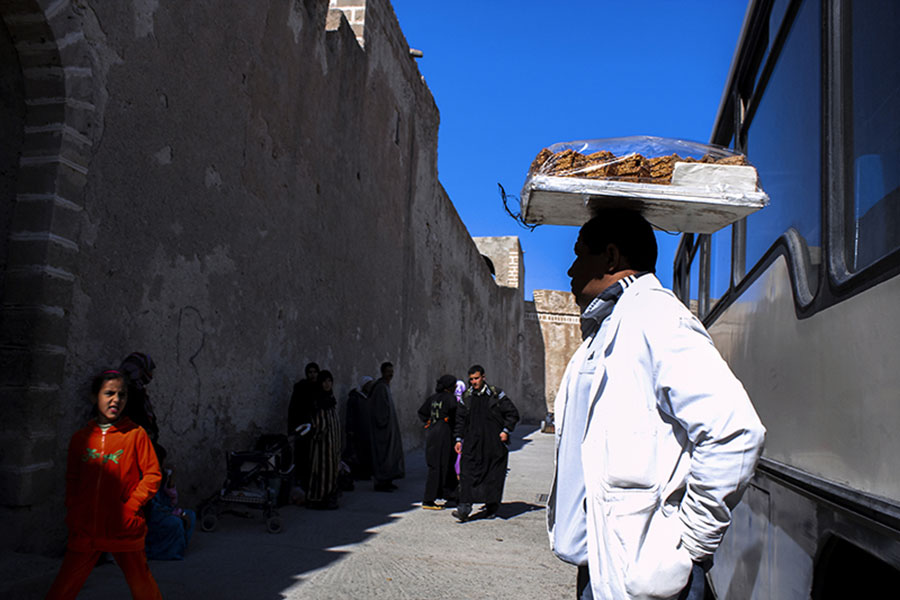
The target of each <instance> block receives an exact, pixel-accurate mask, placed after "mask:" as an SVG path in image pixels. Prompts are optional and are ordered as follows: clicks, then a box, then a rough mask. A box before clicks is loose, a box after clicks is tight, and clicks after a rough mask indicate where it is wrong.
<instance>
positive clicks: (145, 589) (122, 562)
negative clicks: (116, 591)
mask: <svg viewBox="0 0 900 600" xmlns="http://www.w3.org/2000/svg"><path fill="white" fill-rule="evenodd" d="M100 554H102V553H101V552H100V551H97V552H73V551H72V550H66V557H65V558H64V559H63V564H62V567H60V569H59V573H58V574H57V575H56V579H55V580H54V581H53V587H51V588H50V591H49V592H48V593H47V598H46V600H74V599H75V597H76V596H77V595H78V592H79V591H81V586H83V585H84V582H85V581H87V578H88V575H90V574H91V571H92V570H93V569H94V565H96V564H97V560H98V559H99V558H100ZM111 554H112V555H113V557H114V558H115V559H116V564H117V565H119V568H120V569H122V572H123V573H125V581H127V582H128V587H129V588H131V597H132V598H134V599H135V600H162V594H160V593H159V587H158V586H157V585H156V580H155V579H153V575H152V574H151V573H150V567H148V566H147V555H146V554H145V553H144V551H143V550H137V551H134V552H112V553H111Z"/></svg>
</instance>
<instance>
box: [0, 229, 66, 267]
mask: <svg viewBox="0 0 900 600" xmlns="http://www.w3.org/2000/svg"><path fill="white" fill-rule="evenodd" d="M56 220H57V221H58V220H59V219H56ZM43 233H44V232H41V234H43ZM67 239H68V238H67ZM8 256H9V264H11V265H47V266H49V267H52V268H54V269H60V270H62V271H66V272H67V273H75V271H76V270H77V269H78V262H77V261H78V250H77V248H72V247H70V246H68V245H63V244H62V243H59V242H56V241H53V240H49V239H25V240H21V239H15V236H13V239H11V240H10V242H9V255H8Z"/></svg>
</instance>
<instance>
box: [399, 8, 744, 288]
mask: <svg viewBox="0 0 900 600" xmlns="http://www.w3.org/2000/svg"><path fill="white" fill-rule="evenodd" d="M392 3H393V6H394V11H395V12H396V14H397V18H398V19H399V21H400V26H401V27H402V28H403V32H404V34H405V35H406V39H407V41H408V42H409V45H410V46H411V47H412V48H416V49H419V50H422V51H423V52H424V57H423V58H420V59H418V64H419V70H420V71H421V72H422V74H423V75H424V77H425V80H426V83H427V84H428V87H429V88H430V89H431V92H432V94H433V95H434V98H435V101H436V102H437V105H438V109H439V110H440V113H441V127H440V134H439V136H440V137H439V142H438V171H439V178H440V180H441V183H442V184H443V185H444V187H445V188H446V190H447V192H448V194H449V195H450V198H451V199H452V201H453V204H454V205H455V206H456V209H457V211H458V212H459V214H460V217H462V220H463V222H464V223H465V225H466V227H467V228H468V230H469V233H471V234H472V235H473V236H490V235H518V236H519V238H520V240H521V243H522V247H523V250H524V251H525V297H526V299H530V298H531V295H532V291H533V290H535V289H562V290H567V289H569V279H568V277H566V274H565V272H566V270H567V269H568V267H569V264H570V263H571V261H572V256H573V255H572V246H573V245H574V243H575V237H576V235H577V229H576V228H574V227H563V226H550V225H545V226H541V227H538V228H537V229H535V230H534V231H533V232H529V231H528V230H526V229H522V228H521V227H519V226H518V225H517V224H516V223H515V222H514V221H513V220H512V219H511V218H510V217H509V216H507V215H506V213H505V212H504V210H503V206H502V203H501V201H500V196H499V193H498V189H497V184H498V183H500V184H502V185H503V186H504V187H505V188H506V190H507V192H511V193H513V194H515V195H516V196H518V195H519V192H520V190H521V188H522V184H523V183H524V181H525V175H526V172H527V170H528V166H529V165H530V164H531V161H532V160H533V159H534V156H535V155H536V154H537V153H538V152H539V151H540V150H541V148H544V147H545V146H549V145H550V144H553V143H556V142H563V141H570V140H580V139H592V138H606V137H621V136H627V135H656V136H661V137H674V138H683V139H690V140H697V141H701V142H706V141H708V140H709V136H710V132H711V130H712V125H713V121H714V120H715V116H716V112H717V110H718V106H719V100H720V98H721V95H722V89H723V88H724V86H725V79H726V77H727V75H728V69H729V66H730V64H731V58H732V56H733V54H734V49H735V46H736V45H737V39H738V36H739V35H740V30H741V25H742V22H743V17H744V12H745V11H746V8H747V0H705V1H699V0H696V1H695V0H669V1H664V0H645V1H643V2H629V3H626V2H620V1H614V0H594V1H580V0H573V1H569V2H565V3H556V2H547V1H546V0H544V1H538V0H518V1H515V2H514V1H512V0H502V1H494V2H491V1H484V0H482V1H480V2H475V1H472V0H456V1H454V2H446V1H441V2H438V1H434V0H392ZM657 238H658V240H659V242H660V257H659V261H658V262H657V271H658V273H659V275H660V279H661V280H662V282H663V284H665V285H667V286H669V285H670V284H671V280H672V260H673V258H674V252H675V247H676V245H677V243H678V238H677V236H673V235H668V234H664V233H660V234H658V236H657Z"/></svg>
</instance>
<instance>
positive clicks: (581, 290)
mask: <svg viewBox="0 0 900 600" xmlns="http://www.w3.org/2000/svg"><path fill="white" fill-rule="evenodd" d="M609 270H610V265H609V260H608V257H607V254H606V253H603V254H591V250H590V248H588V246H587V244H585V243H584V242H582V241H581V237H579V238H578V241H577V242H575V260H574V261H573V262H572V266H571V267H569V270H568V272H567V273H566V274H567V275H568V276H569V277H570V278H571V288H572V293H573V294H575V302H576V303H577V304H578V306H579V307H581V310H584V309H585V308H587V305H588V304H590V303H591V300H593V299H594V298H596V297H597V296H598V295H599V294H600V292H602V291H603V290H605V289H606V288H608V287H609V286H610V285H612V284H613V283H615V279H614V278H612V276H611V274H610V273H609Z"/></svg>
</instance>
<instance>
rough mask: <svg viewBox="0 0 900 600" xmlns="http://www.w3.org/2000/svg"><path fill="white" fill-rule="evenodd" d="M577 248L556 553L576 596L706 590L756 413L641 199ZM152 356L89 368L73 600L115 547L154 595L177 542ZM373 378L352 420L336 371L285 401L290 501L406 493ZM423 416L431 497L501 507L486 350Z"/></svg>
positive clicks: (314, 370)
mask: <svg viewBox="0 0 900 600" xmlns="http://www.w3.org/2000/svg"><path fill="white" fill-rule="evenodd" d="M574 251H575V259H574V261H573V263H572V265H571V267H570V268H569V270H568V275H569V277H570V279H571V289H572V292H573V294H574V296H575V299H576V302H577V303H578V305H579V307H580V309H581V311H582V314H581V330H582V338H583V342H582V344H581V346H580V347H579V348H578V350H577V351H576V352H575V354H574V355H573V356H572V357H571V359H570V361H569V363H568V366H567V367H566V371H565V374H564V376H563V379H562V382H561V384H560V387H559V391H558V393H557V396H556V401H555V417H556V422H555V442H556V443H555V454H554V461H555V462H554V477H553V481H552V484H551V486H550V487H551V489H550V494H549V499H548V504H547V526H548V534H549V542H550V548H551V550H552V552H553V553H554V554H555V555H556V556H557V557H559V558H560V559H561V560H563V561H565V562H566V563H569V564H571V565H573V566H574V567H575V569H573V578H574V579H575V582H576V595H577V598H578V599H579V600H587V599H593V598H596V599H598V600H601V599H604V600H620V599H626V600H628V599H633V600H653V599H659V600H700V599H702V598H704V595H705V594H706V585H705V582H706V571H707V570H708V569H709V568H710V566H711V564H712V558H713V556H714V554H715V552H716V549H717V548H718V546H719V545H720V543H721V541H722V538H723V536H724V535H725V532H726V531H727V529H728V527H729V526H730V524H731V520H732V511H733V510H734V508H735V506H736V505H737V503H738V502H739V501H740V499H741V496H742V494H743V491H744V489H745V488H746V486H747V484H748V482H749V480H750V478H751V477H752V475H753V473H754V470H755V468H756V464H757V461H758V459H759V457H760V455H761V452H762V447H763V443H764V439H765V428H764V427H763V425H762V423H761V422H760V420H759V417H758V416H757V414H756V412H755V410H754V408H753V406H752V404H751V402H750V399H749V398H748V396H747V394H746V392H745V390H744V388H743V386H742V385H741V383H740V382H739V381H738V379H737V378H736V377H735V376H734V374H733V373H732V372H731V370H730V369H729V367H728V365H727V364H726V363H725V361H724V360H723V359H722V357H721V356H720V354H719V353H718V351H717V350H716V348H715V347H714V345H713V343H712V340H711V339H710V337H709V334H708V333H707V331H706V330H705V328H704V327H703V325H702V324H701V323H700V322H699V320H698V319H697V318H696V317H695V316H694V315H693V314H691V312H690V311H689V310H688V309H687V308H686V307H685V306H684V304H682V303H681V302H680V301H679V300H678V299H677V298H676V297H675V295H674V294H672V293H671V292H670V291H669V290H667V289H665V288H663V287H662V285H661V284H660V282H659V280H658V279H657V278H656V276H655V275H654V271H655V264H656V257H657V247H656V240H655V237H654V234H653V230H652V227H651V225H650V224H649V223H648V222H647V221H646V220H645V219H644V218H643V217H642V216H641V215H640V214H639V213H638V212H633V211H629V210H625V209H604V210H601V211H599V212H597V214H596V216H594V217H593V218H592V219H591V220H590V221H588V222H587V223H585V224H584V225H583V226H582V227H581V229H580V230H579V235H578V239H577V241H576V243H575V248H574ZM154 366H155V365H154V363H153V361H152V360H151V359H150V358H149V356H147V355H145V354H141V353H133V354H132V355H129V357H127V358H126V360H125V361H123V363H122V364H121V365H120V366H119V367H118V368H116V369H109V370H105V371H103V372H101V373H100V374H98V375H97V376H96V377H95V378H94V379H93V381H92V386H91V399H92V402H93V406H94V418H93V419H92V420H91V421H90V423H89V424H88V425H87V426H86V427H85V428H83V429H81V430H79V431H78V432H76V433H75V435H74V436H73V437H72V440H71V443H70V446H69V453H68V465H67V470H66V507H67V511H68V514H67V516H66V524H67V526H68V529H69V539H68V545H67V550H66V555H65V558H64V560H63V564H62V567H61V568H60V571H59V574H58V575H57V578H56V580H55V581H54V583H53V587H52V588H51V590H50V592H49V594H48V596H47V598H53V599H58V598H75V596H76V595H77V593H78V591H79V589H80V588H81V586H82V585H83V584H84V582H85V580H86V579H87V577H88V575H89V574H90V572H91V569H92V568H93V566H94V565H95V564H96V563H97V561H98V560H100V559H101V556H102V555H103V554H104V553H110V554H112V556H113V557H114V558H115V561H116V563H117V564H118V565H119V567H120V568H121V569H122V571H123V572H124V574H125V578H126V580H127V582H128V585H129V587H130V589H131V593H132V596H133V597H134V598H141V599H144V598H154V599H156V598H161V594H160V592H159V589H158V586H157V585H156V582H155V581H154V579H153V576H152V574H151V573H150V570H149V568H148V566H147V558H148V556H151V555H153V553H154V552H162V554H163V556H165V557H169V558H179V557H180V556H183V553H184V548H185V547H186V545H187V543H188V541H189V540H190V536H191V531H192V530H193V525H194V516H193V514H192V513H191V512H190V511H186V510H183V509H181V508H179V507H178V506H177V494H176V493H175V487H174V478H173V475H174V469H173V468H172V467H170V466H167V463H166V454H167V453H166V450H165V448H164V447H163V446H162V444H161V443H160V436H159V426H158V422H157V420H156V415H155V413H154V411H153V407H152V405H151V403H150V399H149V395H148V394H147V385H148V384H149V383H150V381H151V379H152V377H153V369H154ZM380 375H381V376H380V378H378V379H377V380H376V379H373V378H371V377H363V378H362V379H361V380H360V381H359V385H358V387H357V388H355V389H354V390H352V391H351V392H350V394H349V396H348V399H347V404H346V413H345V415H344V418H343V419H341V418H340V417H339V416H338V410H337V401H336V398H335V396H334V379H333V376H332V374H331V373H330V372H329V371H327V370H320V369H319V366H318V365H317V364H316V363H309V364H308V365H306V369H305V379H303V380H301V381H299V382H297V384H296V385H295V386H294V389H293V393H292V396H291V400H290V405H289V410H288V415H287V429H288V432H289V434H291V435H292V436H294V438H295V443H294V455H293V460H294V469H293V471H292V477H293V481H292V484H293V487H294V491H295V492H296V493H295V494H293V495H292V496H293V499H294V500H295V501H296V502H298V503H301V502H302V503H304V504H305V505H306V506H308V507H309V508H313V509H334V508H337V507H338V502H339V496H340V493H341V488H342V487H343V488H345V489H350V488H351V487H352V485H353V483H352V481H353V480H355V481H364V480H371V481H372V482H373V483H372V486H373V489H374V490H375V491H377V492H385V493H390V492H392V491H394V490H396V489H397V486H396V484H395V481H397V480H399V479H401V478H403V477H404V475H405V465H404V453H403V444H402V441H401V437H400V427H399V421H398V417H397V409H396V407H395V405H394V401H393V396H392V393H391V385H390V384H391V380H392V378H393V375H394V366H393V365H392V364H391V363H389V362H386V363H384V364H382V365H381V369H380ZM417 412H418V416H419V418H420V419H421V421H422V424H423V427H424V428H425V454H426V462H427V466H428V474H427V479H426V483H425V489H424V492H423V497H422V508H423V509H427V510H441V509H443V508H445V507H448V506H453V505H455V506H456V509H455V510H454V511H453V513H452V514H453V517H454V518H455V519H456V520H457V521H459V522H461V523H466V522H468V521H471V520H474V519H475V518H476V515H473V514H472V510H473V506H474V505H475V504H483V506H484V507H483V509H482V511H481V512H480V513H478V516H479V517H491V516H494V515H496V514H497V511H498V509H499V508H500V506H501V501H502V497H503V487H504V482H505V478H506V473H507V466H508V457H509V442H510V433H511V432H512V431H513V429H514V427H515V426H516V423H517V422H518V420H519V414H518V411H517V410H516V407H515V405H514V404H513V402H512V401H511V400H510V398H509V397H508V396H507V395H506V394H505V393H504V391H503V390H502V389H500V388H499V387H497V386H495V385H492V384H489V383H488V382H487V381H486V373H485V369H484V367H482V366H481V365H477V364H476V365H473V366H472V367H471V368H470V369H469V370H468V385H466V383H464V382H463V381H460V380H458V379H457V378H456V377H455V376H453V375H449V374H448V375H442V376H440V377H439V378H438V379H437V381H436V385H435V391H434V393H433V394H431V395H429V396H428V397H427V398H426V399H425V400H424V402H423V403H422V405H421V406H420V408H419V410H418V411H417ZM301 431H302V432H303V433H304V434H305V435H300V434H299V432H301ZM348 480H349V481H348ZM342 481H343V483H342ZM154 514H157V515H158V516H159V522H160V523H163V522H165V524H166V525H165V528H162V529H158V532H159V533H160V535H159V536H158V537H152V536H151V534H150V531H151V530H152V527H151V529H150V530H148V524H152V523H153V522H154V521H153V519H154V517H153V515H154ZM151 541H153V543H152V544H151ZM154 544H156V549H152V548H151V546H153V545H154Z"/></svg>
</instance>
